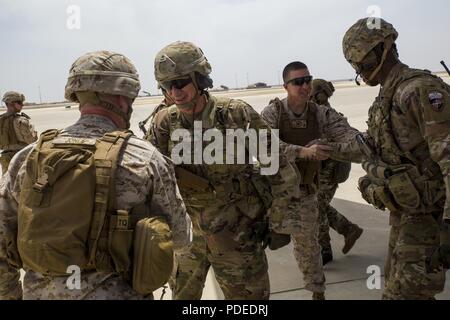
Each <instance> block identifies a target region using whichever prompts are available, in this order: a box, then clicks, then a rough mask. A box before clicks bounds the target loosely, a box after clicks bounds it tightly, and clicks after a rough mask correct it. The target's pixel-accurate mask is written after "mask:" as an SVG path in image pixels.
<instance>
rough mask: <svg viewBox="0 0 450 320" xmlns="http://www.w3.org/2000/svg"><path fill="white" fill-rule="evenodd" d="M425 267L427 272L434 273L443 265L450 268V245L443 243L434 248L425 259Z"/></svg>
mask: <svg viewBox="0 0 450 320" xmlns="http://www.w3.org/2000/svg"><path fill="white" fill-rule="evenodd" d="M425 267H426V270H427V273H432V272H434V271H435V270H439V269H440V268H441V267H442V268H444V269H449V267H450V245H448V244H443V245H441V246H440V247H437V248H436V249H434V250H433V251H432V252H431V254H430V255H428V256H427V258H426V260H425Z"/></svg>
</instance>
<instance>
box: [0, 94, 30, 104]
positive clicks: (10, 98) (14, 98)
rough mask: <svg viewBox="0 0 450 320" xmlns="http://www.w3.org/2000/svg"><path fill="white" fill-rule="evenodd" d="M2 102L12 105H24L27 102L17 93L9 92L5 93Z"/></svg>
mask: <svg viewBox="0 0 450 320" xmlns="http://www.w3.org/2000/svg"><path fill="white" fill-rule="evenodd" d="M2 101H3V102H4V103H11V102H19V103H23V102H24V101H25V96H24V95H23V94H21V93H19V92H16V91H8V92H5V94H4V95H3V98H2Z"/></svg>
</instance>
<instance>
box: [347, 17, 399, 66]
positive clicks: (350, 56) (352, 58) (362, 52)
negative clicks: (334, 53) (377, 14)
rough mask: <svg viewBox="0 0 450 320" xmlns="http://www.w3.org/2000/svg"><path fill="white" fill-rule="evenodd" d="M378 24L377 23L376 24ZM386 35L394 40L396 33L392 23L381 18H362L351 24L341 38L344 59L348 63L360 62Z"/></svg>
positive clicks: (383, 40) (384, 39)
mask: <svg viewBox="0 0 450 320" xmlns="http://www.w3.org/2000/svg"><path fill="white" fill-rule="evenodd" d="M378 24H379V25H378ZM388 37H391V40H392V41H395V40H396V39H397V37H398V33H397V31H396V30H395V28H394V27H393V25H392V24H390V23H388V22H387V21H385V20H384V19H381V18H363V19H360V20H358V21H357V22H356V23H355V24H353V25H352V26H351V27H350V28H349V29H348V30H347V32H346V33H345V35H344V38H343V40H342V50H343V51H344V56H345V59H346V60H347V61H348V62H349V63H350V64H352V63H353V64H354V63H360V62H361V61H363V60H364V58H365V57H366V55H367V54H368V53H369V52H370V51H372V49H373V48H375V47H376V46H377V45H378V44H379V43H382V42H385V41H386V39H387V38H388Z"/></svg>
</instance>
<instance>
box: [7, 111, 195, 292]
mask: <svg viewBox="0 0 450 320" xmlns="http://www.w3.org/2000/svg"><path fill="white" fill-rule="evenodd" d="M115 130H117V127H116V126H115V125H114V124H113V122H112V121H110V120H109V119H107V118H105V117H102V116H97V115H84V116H82V117H81V118H80V119H79V120H78V122H76V123H75V124H74V125H72V126H70V127H68V128H66V129H64V130H63V132H62V136H73V137H85V138H88V137H90V138H93V137H94V138H100V137H102V136H103V135H104V134H105V133H106V132H112V131H115ZM32 147H33V145H30V146H28V147H26V148H24V149H23V150H21V151H20V152H19V153H18V154H17V155H16V157H15V158H14V159H13V161H12V162H11V166H10V171H9V172H8V174H7V175H6V176H4V177H3V178H2V180H1V182H0V299H20V298H22V288H21V285H20V283H19V281H18V280H19V270H17V269H15V268H12V267H11V266H10V265H9V264H8V262H7V256H6V247H7V243H6V241H7V239H8V237H11V236H12V237H13V236H14V234H15V233H16V232H17V231H16V229H17V211H16V210H17V205H18V199H19V194H20V186H21V181H22V179H23V177H24V174H25V170H26V168H25V159H26V157H27V155H28V154H29V153H30V151H31V150H32ZM169 163H170V160H169V159H167V158H165V157H163V156H162V155H161V154H160V153H159V152H158V151H157V150H156V149H155V148H154V147H153V146H152V145H151V144H149V143H148V142H147V141H144V140H141V139H138V138H135V137H131V138H130V140H129V141H128V142H127V144H126V147H125V149H124V151H123V156H122V158H121V159H120V160H119V163H118V169H117V177H116V197H117V207H118V208H123V209H124V210H130V209H132V208H133V207H136V206H141V205H144V206H147V207H148V209H149V212H151V213H152V214H155V215H162V216H165V217H166V218H167V220H168V222H169V225H170V227H171V229H172V233H173V241H174V247H175V248H176V250H180V249H182V248H183V247H185V246H187V245H188V244H189V241H190V240H189V239H190V228H189V226H190V219H189V217H188V215H187V214H186V208H185V206H184V203H183V201H182V198H181V195H180V193H179V190H178V187H177V185H176V181H175V173H174V171H173V168H172V167H171V166H170V165H169ZM25 271H26V274H25V277H24V280H23V299H146V298H151V297H144V296H141V295H138V294H137V293H136V292H134V291H133V290H132V289H131V287H130V285H129V284H128V283H127V282H125V281H124V279H123V278H121V277H119V276H118V275H117V274H114V273H111V274H105V273H99V272H95V271H92V272H82V274H81V289H80V290H78V289H74V290H70V289H68V287H67V286H66V281H67V280H68V277H69V275H68V277H49V276H43V275H41V274H38V273H35V272H33V271H32V270H25Z"/></svg>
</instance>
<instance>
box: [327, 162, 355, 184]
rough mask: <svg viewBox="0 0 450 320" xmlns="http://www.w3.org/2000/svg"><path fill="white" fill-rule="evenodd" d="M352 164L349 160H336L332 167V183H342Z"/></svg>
mask: <svg viewBox="0 0 450 320" xmlns="http://www.w3.org/2000/svg"><path fill="white" fill-rule="evenodd" d="M351 169H352V164H351V163H350V162H342V161H337V162H336V167H335V168H334V172H333V177H332V181H333V182H334V183H344V182H345V181H347V179H348V177H349V176H350V171H351Z"/></svg>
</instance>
